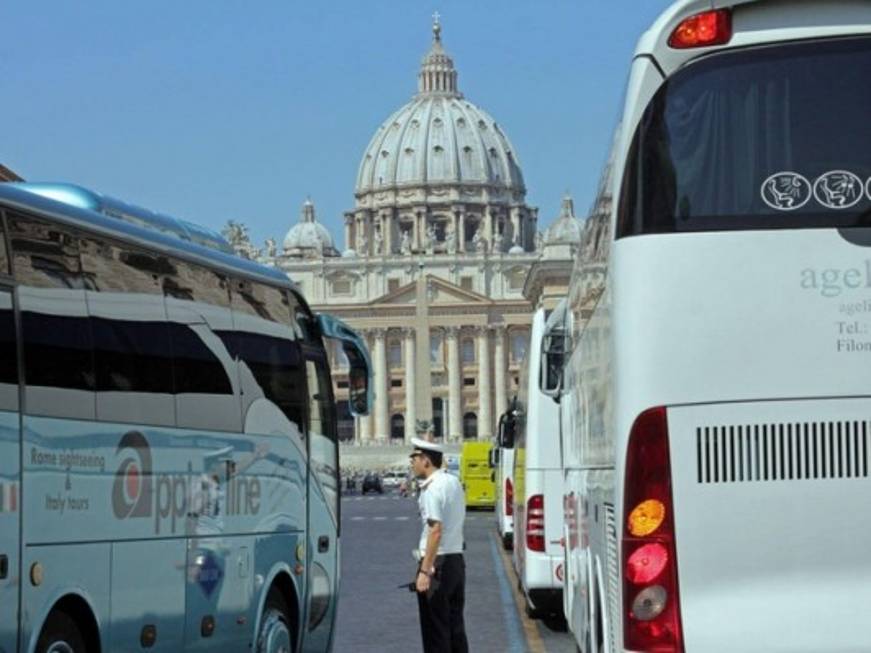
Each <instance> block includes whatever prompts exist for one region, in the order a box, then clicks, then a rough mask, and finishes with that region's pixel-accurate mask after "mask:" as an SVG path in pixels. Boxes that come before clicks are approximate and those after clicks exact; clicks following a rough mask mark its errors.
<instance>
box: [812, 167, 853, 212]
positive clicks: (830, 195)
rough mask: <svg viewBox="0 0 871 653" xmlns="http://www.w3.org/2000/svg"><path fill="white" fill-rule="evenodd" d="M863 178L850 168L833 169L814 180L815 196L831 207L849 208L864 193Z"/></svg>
mask: <svg viewBox="0 0 871 653" xmlns="http://www.w3.org/2000/svg"><path fill="white" fill-rule="evenodd" d="M864 190H865V188H864V185H863V184H862V180H861V179H859V177H857V176H856V175H854V174H853V173H852V172H850V171H848V170H832V171H831V172H827V173H826V174H824V175H820V176H819V177H818V178H817V180H816V181H815V182H814V197H815V198H816V200H817V202H819V203H820V204H822V205H823V206H825V207H826V208H829V209H849V208H850V207H852V206H856V204H858V203H859V200H861V199H862V196H863V195H864Z"/></svg>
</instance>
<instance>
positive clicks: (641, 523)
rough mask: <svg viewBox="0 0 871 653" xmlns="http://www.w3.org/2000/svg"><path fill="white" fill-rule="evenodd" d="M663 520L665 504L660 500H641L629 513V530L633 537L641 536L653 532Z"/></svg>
mask: <svg viewBox="0 0 871 653" xmlns="http://www.w3.org/2000/svg"><path fill="white" fill-rule="evenodd" d="M664 520H665V505H664V504H663V503H662V501H657V500H656V499H648V500H647V501H642V502H641V503H639V504H638V505H637V506H635V509H634V510H633V511H632V513H631V514H630V515H629V532H630V533H631V534H632V535H634V536H635V537H643V536H645V535H650V534H651V533H653V532H655V531H656V529H657V528H659V527H660V526H661V525H662V522H663V521H664Z"/></svg>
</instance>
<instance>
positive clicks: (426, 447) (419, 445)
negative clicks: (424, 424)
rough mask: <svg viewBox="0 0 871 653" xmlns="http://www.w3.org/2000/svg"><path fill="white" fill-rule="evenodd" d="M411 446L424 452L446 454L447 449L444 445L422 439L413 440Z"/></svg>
mask: <svg viewBox="0 0 871 653" xmlns="http://www.w3.org/2000/svg"><path fill="white" fill-rule="evenodd" d="M411 446H413V447H414V448H415V449H420V450H422V451H433V452H435V453H444V452H445V448H444V447H443V446H442V445H440V444H436V443H435V442H430V441H429V440H421V439H420V438H411Z"/></svg>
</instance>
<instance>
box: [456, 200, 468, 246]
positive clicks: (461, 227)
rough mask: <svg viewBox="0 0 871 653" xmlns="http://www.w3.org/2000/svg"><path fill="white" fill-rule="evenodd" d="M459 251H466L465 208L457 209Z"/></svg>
mask: <svg viewBox="0 0 871 653" xmlns="http://www.w3.org/2000/svg"><path fill="white" fill-rule="evenodd" d="M457 251H458V252H460V253H463V252H465V251H466V212H465V211H464V210H463V209H460V210H459V211H457Z"/></svg>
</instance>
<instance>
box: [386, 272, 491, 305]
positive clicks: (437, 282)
mask: <svg viewBox="0 0 871 653" xmlns="http://www.w3.org/2000/svg"><path fill="white" fill-rule="evenodd" d="M417 300H418V297H417V283H416V282H412V283H409V284H406V285H404V286H401V287H399V288H397V289H396V290H394V291H393V292H390V293H387V294H386V295H382V296H381V297H377V298H376V299H374V300H372V301H371V302H369V304H370V306H379V305H380V306H397V305H400V306H408V305H410V304H416V303H417ZM426 301H427V303H428V304H429V305H430V306H433V305H438V304H489V303H491V300H490V298H488V297H485V296H484V295H480V294H478V293H476V292H474V291H472V290H467V289H465V288H461V287H460V286H457V285H454V284H452V283H451V282H449V281H446V280H445V279H442V278H440V277H436V276H433V275H428V276H427V296H426Z"/></svg>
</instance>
